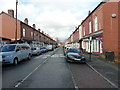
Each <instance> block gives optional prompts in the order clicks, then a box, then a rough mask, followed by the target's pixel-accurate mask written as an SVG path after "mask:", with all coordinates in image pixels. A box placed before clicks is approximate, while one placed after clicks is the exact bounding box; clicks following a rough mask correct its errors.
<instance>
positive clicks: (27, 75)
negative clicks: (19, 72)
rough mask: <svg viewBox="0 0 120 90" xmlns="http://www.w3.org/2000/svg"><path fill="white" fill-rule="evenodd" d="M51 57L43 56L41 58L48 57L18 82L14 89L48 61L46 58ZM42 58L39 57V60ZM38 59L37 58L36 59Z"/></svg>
mask: <svg viewBox="0 0 120 90" xmlns="http://www.w3.org/2000/svg"><path fill="white" fill-rule="evenodd" d="M57 50H58V49H56V50H55V51H54V52H56V51H57ZM53 54H54V53H52V54H51V55H53ZM51 55H43V56H48V57H47V58H46V59H45V60H44V61H43V62H41V63H40V64H39V65H38V66H37V67H36V68H35V69H34V70H33V71H32V72H31V73H29V74H28V75H27V76H26V77H25V78H23V79H22V80H21V81H20V82H18V83H17V84H16V85H15V86H14V87H15V88H18V87H19V86H20V85H21V84H22V83H23V82H24V81H25V80H26V79H27V78H28V77H29V76H30V75H32V74H33V73H34V72H35V71H36V70H37V69H38V68H39V67H40V66H42V65H43V64H44V63H45V62H47V61H48V58H49V57H50V56H51ZM40 57H42V55H41V56H39V58H40ZM36 58H38V57H36Z"/></svg>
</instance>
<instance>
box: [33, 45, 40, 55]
mask: <svg viewBox="0 0 120 90" xmlns="http://www.w3.org/2000/svg"><path fill="white" fill-rule="evenodd" d="M31 51H32V55H40V54H41V53H42V50H40V48H39V47H32V48H31Z"/></svg>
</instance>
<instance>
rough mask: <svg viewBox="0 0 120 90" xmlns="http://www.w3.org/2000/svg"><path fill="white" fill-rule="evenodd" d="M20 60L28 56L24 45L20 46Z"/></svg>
mask: <svg viewBox="0 0 120 90" xmlns="http://www.w3.org/2000/svg"><path fill="white" fill-rule="evenodd" d="M21 55H22V56H21V58H22V59H25V58H26V57H27V56H28V55H27V53H26V47H25V46H24V45H21Z"/></svg>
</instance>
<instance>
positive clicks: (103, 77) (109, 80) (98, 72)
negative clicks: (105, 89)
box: [87, 63, 118, 88]
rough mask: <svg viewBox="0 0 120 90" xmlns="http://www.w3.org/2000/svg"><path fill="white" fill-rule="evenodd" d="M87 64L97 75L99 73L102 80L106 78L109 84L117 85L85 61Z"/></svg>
mask: <svg viewBox="0 0 120 90" xmlns="http://www.w3.org/2000/svg"><path fill="white" fill-rule="evenodd" d="M87 65H88V66H89V67H90V68H91V69H92V70H93V71H95V72H96V73H97V74H98V75H100V76H101V77H102V78H103V79H104V80H106V81H107V82H108V83H109V84H111V85H112V86H114V87H115V88H118V86H117V85H115V84H114V83H112V82H111V81H110V80H108V79H107V78H106V77H104V76H103V75H102V74H101V73H99V72H98V71H97V70H96V69H94V68H93V67H92V66H91V65H90V64H88V63H87Z"/></svg>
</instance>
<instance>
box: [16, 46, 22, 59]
mask: <svg viewBox="0 0 120 90" xmlns="http://www.w3.org/2000/svg"><path fill="white" fill-rule="evenodd" d="M21 52H22V51H21V46H19V45H17V46H16V54H15V57H17V58H18V60H19V61H20V60H22V59H23V57H22V53H21Z"/></svg>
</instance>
